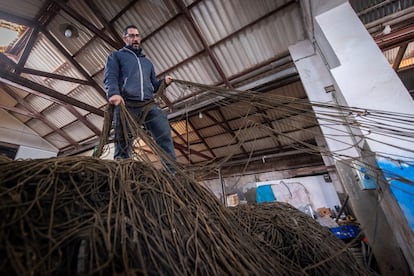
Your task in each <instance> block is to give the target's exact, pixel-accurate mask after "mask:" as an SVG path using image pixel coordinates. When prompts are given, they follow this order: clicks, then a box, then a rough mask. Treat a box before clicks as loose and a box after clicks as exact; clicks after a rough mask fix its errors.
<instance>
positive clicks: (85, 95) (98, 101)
mask: <svg viewBox="0 0 414 276" xmlns="http://www.w3.org/2000/svg"><path fill="white" fill-rule="evenodd" d="M69 96H70V97H72V98H75V99H77V100H79V101H81V102H83V103H86V104H89V105H91V106H94V107H97V108H100V107H101V106H103V105H105V104H106V100H105V99H104V98H102V96H101V95H100V94H99V93H98V92H97V91H96V90H95V89H94V88H92V87H91V86H86V85H80V86H79V87H77V88H76V89H75V90H73V92H72V93H70V95H69Z"/></svg>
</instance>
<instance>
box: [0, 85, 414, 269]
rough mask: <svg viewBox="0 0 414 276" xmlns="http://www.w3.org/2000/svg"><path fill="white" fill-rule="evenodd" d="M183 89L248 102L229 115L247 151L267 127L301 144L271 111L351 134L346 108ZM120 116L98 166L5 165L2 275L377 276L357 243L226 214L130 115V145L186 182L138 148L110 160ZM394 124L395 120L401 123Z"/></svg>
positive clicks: (268, 209)
mask: <svg viewBox="0 0 414 276" xmlns="http://www.w3.org/2000/svg"><path fill="white" fill-rule="evenodd" d="M177 83H178V84H179V85H181V86H183V87H191V88H192V89H199V90H200V97H201V96H203V93H204V92H203V91H206V90H209V91H210V93H216V96H220V97H225V99H223V98H221V99H220V100H219V101H217V102H215V103H214V104H217V105H220V106H231V105H232V104H233V103H235V102H236V101H238V102H244V103H245V104H246V106H248V107H249V108H243V107H242V106H239V108H240V109H236V108H230V109H231V111H232V112H236V113H237V114H239V115H240V118H241V119H243V120H245V122H246V123H245V124H243V125H242V126H241V127H240V129H239V130H240V131H236V132H235V133H236V137H235V140H236V143H238V145H237V146H239V144H242V143H243V142H244V138H243V131H244V130H249V129H250V130H252V131H254V130H255V129H257V128H264V129H265V130H267V131H268V133H269V135H273V137H276V139H295V137H293V136H289V135H287V134H286V133H283V132H281V131H279V130H277V129H276V128H272V127H271V125H267V126H266V125H264V124H259V123H258V122H256V121H254V120H253V117H252V116H254V113H255V112H257V110H261V111H263V110H265V111H266V112H267V113H266V112H265V113H263V114H268V116H270V115H271V111H272V110H276V109H277V110H278V111H279V112H282V113H283V112H286V114H292V112H293V113H294V112H301V114H307V115H309V120H310V121H312V123H313V122H314V121H315V112H314V110H313V109H312V108H311V107H318V108H319V113H318V114H316V116H322V117H323V118H325V119H326V120H327V122H329V124H330V126H334V125H335V124H338V125H340V124H342V123H343V118H342V117H338V110H339V109H340V110H341V112H342V111H343V110H344V109H345V107H340V108H338V106H334V105H330V104H329V105H328V104H323V103H310V102H309V101H305V100H303V99H292V98H288V97H274V96H272V97H269V96H266V95H261V94H259V93H253V92H246V93H243V94H240V93H238V92H237V91H229V90H225V89H221V88H214V89H213V88H212V87H206V86H203V85H199V84H194V83H189V82H184V81H177ZM111 108H112V107H109V108H108V110H107V112H106V117H105V122H104V127H103V131H102V133H103V135H102V137H101V138H102V140H101V142H100V147H98V148H97V150H96V155H95V157H79V156H77V157H59V158H50V159H40V160H18V161H13V160H10V159H7V158H4V157H0V215H1V217H2V220H1V224H0V225H1V227H0V257H1V259H0V272H1V274H3V275H27V274H30V275H50V274H54V275H74V274H79V275H92V274H95V275H197V274H199V275H366V271H365V270H364V268H361V267H359V266H358V264H357V263H358V262H356V261H355V258H353V256H352V254H350V253H349V250H348V247H350V246H351V244H347V245H345V244H344V243H343V242H342V241H340V240H338V239H336V238H335V237H334V236H333V235H332V234H331V233H330V232H329V230H328V229H326V228H323V227H322V226H320V225H318V224H317V222H315V221H314V220H313V219H311V218H310V217H308V216H306V215H305V214H303V213H301V212H300V211H298V210H296V209H294V208H293V207H291V206H290V205H287V204H282V203H280V204H279V203H275V204H271V205H247V206H239V207H237V208H233V209H228V208H225V207H224V206H222V205H221V203H220V202H219V201H218V200H217V198H216V197H215V196H214V195H213V194H212V193H211V192H210V191H209V190H208V189H206V188H205V187H204V186H202V185H200V184H199V183H198V182H197V181H196V180H195V179H194V178H193V177H191V176H190V174H189V173H187V172H188V171H186V170H184V169H183V168H182V166H181V165H180V164H178V163H176V162H174V160H171V159H169V156H168V155H166V154H165V153H164V152H163V151H162V150H160V149H159V148H158V146H157V145H156V143H155V142H154V140H153V139H152V138H151V137H150V136H149V135H148V133H147V132H146V130H145V129H144V128H142V127H141V126H140V125H139V124H138V123H137V122H135V121H134V120H133V119H132V118H131V116H130V115H129V114H128V112H127V111H126V109H125V108H124V107H123V106H120V122H121V124H122V125H123V126H124V128H125V129H129V132H128V134H127V135H125V136H128V135H131V136H133V137H139V139H140V140H141V141H143V142H144V143H145V145H146V146H147V147H149V149H150V150H151V151H152V152H153V153H155V156H157V158H158V159H159V161H161V162H160V163H161V164H165V161H166V162H169V163H170V165H173V166H174V168H175V172H176V173H175V174H172V173H168V170H166V169H165V168H163V167H160V166H158V167H156V166H154V160H152V159H151V158H149V157H148V156H147V155H146V154H145V151H143V150H142V147H141V146H140V144H139V143H138V145H137V142H136V141H133V140H129V142H131V143H133V144H132V145H131V146H132V147H134V148H135V149H136V150H135V154H134V155H133V156H132V157H131V158H129V159H125V160H116V161H111V160H102V159H99V158H98V157H99V156H100V155H101V154H102V153H103V152H104V151H105V150H106V149H105V147H106V146H105V145H106V144H107V142H108V137H109V136H110V132H111V122H112V116H113V109H111ZM322 111H324V112H322ZM341 114H344V113H341ZM345 114H348V115H349V118H348V119H352V118H355V116H362V117H363V118H365V119H366V120H365V121H364V120H362V121H361V120H360V121H359V125H360V126H365V127H367V128H368V127H370V128H371V129H374V130H376V131H378V132H380V131H382V132H384V133H385V132H390V134H394V132H392V131H393V130H392V129H391V128H389V129H388V128H387V125H382V126H381V128H379V127H378V126H376V125H374V122H373V121H371V120H370V116H374V115H376V116H377V117H381V116H382V115H383V114H380V113H379V112H375V111H373V110H370V111H367V110H365V111H364V110H360V109H357V108H348V109H347V110H345ZM391 115H392V116H391V117H390V120H394V119H395V118H394V117H395V116H396V115H395V114H391ZM269 119H270V118H269ZM271 119H274V118H271ZM301 119H303V118H301ZM407 120H409V118H407ZM361 122H362V123H361ZM363 123H365V125H364V124H363ZM374 126H375V128H374ZM252 127H255V128H252ZM305 130H306V129H305ZM309 131H313V130H309ZM405 134H406V135H407V136H410V135H411V132H409V131H408V130H407V133H405ZM236 138H237V139H236ZM295 142H296V143H295V145H296V146H297V147H298V149H302V150H305V151H308V152H309V153H314V154H324V155H328V156H330V157H333V158H335V159H337V160H340V159H341V158H347V157H346V156H342V155H340V153H332V152H328V151H326V150H325V151H323V149H321V148H319V147H316V146H315V145H311V144H308V143H306V142H304V141H301V140H300V139H296V140H295ZM232 155H233V153H232V152H231V151H229V153H228V155H227V156H226V158H224V159H220V160H215V159H214V158H212V160H211V162H208V163H205V164H204V166H202V167H201V168H199V170H197V171H196V170H192V171H191V175H197V174H202V173H203V171H204V172H205V171H207V170H215V169H217V167H218V166H219V165H220V164H223V163H225V162H226V161H227V160H229V158H231V156H232ZM187 169H188V168H187ZM190 169H191V168H190Z"/></svg>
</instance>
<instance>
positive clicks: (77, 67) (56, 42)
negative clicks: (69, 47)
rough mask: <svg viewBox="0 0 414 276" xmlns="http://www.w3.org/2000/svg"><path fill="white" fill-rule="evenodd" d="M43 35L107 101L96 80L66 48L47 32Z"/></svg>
mask: <svg viewBox="0 0 414 276" xmlns="http://www.w3.org/2000/svg"><path fill="white" fill-rule="evenodd" d="M42 33H43V34H44V35H45V36H46V37H47V38H48V39H49V41H50V42H52V44H53V45H54V46H55V47H56V48H57V49H58V50H59V51H60V52H61V53H62V54H63V55H64V56H65V58H66V59H67V60H69V61H70V62H71V63H72V64H73V66H75V67H76V69H77V70H78V71H79V72H80V73H81V74H82V75H83V76H84V77H85V78H86V79H87V80H89V81H91V82H92V83H93V87H94V88H95V89H96V90H97V91H98V93H99V94H100V95H101V96H102V97H103V98H104V99H106V92H105V91H104V90H103V89H102V88H101V87H100V86H99V85H98V84H97V83H96V81H95V80H94V79H92V78H91V76H89V74H88V72H86V71H85V69H83V67H82V66H80V64H79V63H78V62H77V61H76V60H75V59H74V58H73V57H72V56H71V55H70V54H69V53H68V51H66V49H65V48H63V46H62V45H61V44H60V43H59V42H58V41H57V40H56V39H55V38H54V37H53V36H52V35H51V34H50V33H49V32H48V31H47V30H46V29H42Z"/></svg>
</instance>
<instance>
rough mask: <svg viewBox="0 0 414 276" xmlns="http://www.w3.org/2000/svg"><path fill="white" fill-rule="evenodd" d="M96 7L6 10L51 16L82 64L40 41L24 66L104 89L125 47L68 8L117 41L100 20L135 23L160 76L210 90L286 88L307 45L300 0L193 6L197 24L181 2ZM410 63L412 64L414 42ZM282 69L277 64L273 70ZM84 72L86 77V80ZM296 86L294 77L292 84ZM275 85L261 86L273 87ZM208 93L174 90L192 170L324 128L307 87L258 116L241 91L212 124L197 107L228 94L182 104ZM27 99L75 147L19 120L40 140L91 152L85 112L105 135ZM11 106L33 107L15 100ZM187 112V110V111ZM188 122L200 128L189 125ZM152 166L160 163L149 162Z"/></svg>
mask: <svg viewBox="0 0 414 276" xmlns="http://www.w3.org/2000/svg"><path fill="white" fill-rule="evenodd" d="M0 1H1V0H0ZM413 1H414V0H413ZM413 1H408V0H407V1H351V2H352V3H353V4H355V5H357V6H356V7H357V8H356V9H357V10H358V11H362V13H361V16H366V17H367V20H375V16H376V15H375V12H376V13H377V16H379V17H380V16H384V15H386V14H388V13H389V12H391V11H396V10H397V9H398V5H397V2H398V3H399V5H400V7H401V8H404V7H407V6H409V5H412V2H413ZM2 2H5V1H2ZM385 2H387V3H385ZM89 3H92V2H89ZM93 3H94V4H95V5H96V6H97V9H98V10H91V9H90V8H89V5H88V2H86V1H82V0H70V1H67V2H65V1H63V2H59V4H56V3H54V2H53V3H52V4H53V5H54V6H56V7H57V11H56V12H57V14H54V12H55V10H54V9H45V8H46V6H45V5H46V4H47V5H50V2H47V1H34V0H30V1H21V0H18V1H17V3H16V2H13V3H11V2H10V3H9V2H7V3H4V5H2V10H5V11H9V12H10V13H12V14H16V15H20V16H22V17H24V18H30V19H33V18H35V16H36V14H37V13H38V12H39V11H40V10H41V9H44V12H45V14H44V15H45V16H46V18H47V17H48V16H51V17H52V18H51V21H50V22H49V23H48V24H47V25H46V26H45V28H46V31H49V32H50V34H51V36H52V37H53V38H54V39H56V41H57V42H58V43H59V44H60V45H61V46H62V47H63V48H64V49H66V50H67V52H68V54H69V56H73V59H74V62H75V63H77V64H78V65H79V66H74V65H73V64H72V62H71V59H72V58H67V57H66V56H65V55H64V54H63V53H61V52H60V51H59V50H58V49H57V48H59V47H55V45H53V43H52V42H51V41H49V40H48V38H47V37H48V36H45V35H43V34H42V33H40V34H39V36H38V39H37V41H36V43H35V45H34V47H33V49H32V51H31V53H30V55H29V58H28V60H27V62H26V65H25V66H26V67H28V68H33V69H36V70H40V71H45V72H49V73H54V74H60V75H63V76H68V77H72V78H77V79H83V80H88V81H89V80H90V79H89V77H91V78H93V80H95V81H96V84H97V85H99V86H100V87H101V88H104V87H103V73H104V72H103V70H104V65H105V61H106V58H107V56H108V54H109V53H110V52H111V51H114V50H116V49H114V48H113V46H110V45H108V44H107V43H106V42H104V41H103V40H102V39H101V38H99V37H98V35H97V34H99V33H93V30H89V29H88V28H87V27H86V26H84V25H83V24H82V23H81V22H79V21H82V20H79V21H78V20H76V19H75V18H77V16H76V14H73V13H72V15H70V13H71V12H70V10H69V9H68V10H67V11H66V12H65V11H63V10H62V9H60V10H59V7H61V6H62V5H66V4H67V5H68V6H69V8H72V9H74V10H75V11H76V13H78V14H79V15H80V16H81V17H83V18H84V19H85V20H87V22H89V23H90V24H92V25H93V26H96V28H97V29H98V32H102V33H105V34H108V36H111V35H110V34H109V33H110V32H109V31H110V30H104V25H105V24H103V22H101V21H100V20H101V18H100V16H99V13H101V14H102V15H103V17H104V18H105V19H106V21H107V23H108V24H111V25H112V26H113V27H114V29H115V31H117V32H118V33H121V31H122V29H123V28H124V27H125V26H126V25H129V24H136V25H137V26H138V27H139V30H140V32H141V34H142V37H143V44H142V47H143V50H144V53H145V54H146V55H147V57H148V58H150V59H151V60H152V61H153V63H154V66H155V69H156V72H157V73H158V74H165V73H168V74H170V75H172V76H173V77H174V78H175V79H182V80H189V81H193V82H196V83H203V84H216V85H221V84H223V83H224V84H223V85H226V84H228V81H230V82H232V83H233V85H234V86H238V87H240V86H242V87H253V88H254V87H255V85H259V84H261V83H262V81H264V80H266V81H265V82H270V81H272V85H276V84H277V83H276V82H278V81H280V80H281V79H283V80H286V79H287V78H288V77H291V76H292V75H294V74H296V71H295V70H294V66H293V65H292V63H291V61H289V60H288V61H284V62H281V60H282V59H283V60H285V57H286V56H287V55H288V54H287V53H288V50H287V49H288V46H290V45H291V44H294V43H296V42H297V41H300V40H303V39H305V38H306V36H305V31H304V26H303V22H302V21H303V20H302V14H301V8H300V2H298V1H289V0H278V1H274V0H261V1H251V0H229V1H222V0H202V1H192V0H184V3H185V5H186V6H188V7H189V10H188V11H189V14H190V16H191V20H188V18H187V14H186V13H184V12H183V11H181V7H180V6H179V5H177V4H176V1H174V0H165V1H162V0H142V1H130V0H120V1H104V0H95V1H94V2H93ZM381 3H383V4H384V5H383V6H381V7H383V8H381V7H380V6H377V9H376V10H377V11H374V10H372V11H371V10H367V8H370V7H371V6H372V5H377V4H381ZM126 7H129V8H128V9H126ZM282 7H283V8H282ZM193 23H194V25H192V24H193ZM65 24H66V25H67V24H71V25H73V26H74V27H75V28H76V29H77V31H78V35H77V36H75V37H72V38H67V37H65V36H64V34H63V29H62V28H63V27H64V26H65ZM85 25H88V24H85ZM40 29H41V30H43V29H42V28H40ZM92 29H94V28H92ZM54 39H53V40H54ZM24 44H25V43H22V44H21V46H20V47H21V48H19V49H16V54H17V55H19V54H20V55H21V53H22V48H23V47H24ZM387 54H388V53H386V55H387ZM389 54H390V55H391V56H392V58H394V59H395V55H396V52H395V51H392V53H391V51H390V53H389ZM404 58H406V59H410V58H412V45H411V44H410V45H409V47H408V49H407V52H406V54H405V55H404ZM273 64H277V65H274V66H273ZM77 68H82V70H78V69H77ZM286 68H287V69H286ZM284 69H286V70H288V69H289V72H290V73H289V74H284V75H283V74H282V73H283V72H285V71H284ZM82 71H85V72H86V75H87V76H85V75H84V73H83V72H82ZM280 72H282V73H280ZM279 73H280V74H281V75H280V77H278V78H275V79H271V78H270V77H273V76H276V75H277V76H279V75H278V74H279ZM20 76H22V77H25V78H29V79H30V80H32V81H36V82H38V83H40V84H42V85H44V86H47V87H49V88H52V89H53V90H55V91H57V92H58V93H61V94H65V95H67V96H69V97H72V98H74V99H77V100H79V101H80V102H82V103H84V104H88V105H90V106H92V107H95V108H100V109H104V108H105V105H106V99H104V97H102V95H101V92H102V91H98V90H96V88H95V87H96V84H93V85H91V86H88V85H84V84H78V83H75V82H68V81H62V80H57V79H53V78H45V77H43V76H35V75H28V74H21V75H20ZM268 77H269V78H268ZM295 77H296V76H295ZM233 78H235V79H233ZM291 81H292V80H291V79H289V82H291ZM281 83H282V82H281ZM253 84H255V85H253ZM267 84H269V83H267ZM267 84H266V85H267ZM245 85H249V86H245ZM266 85H264V86H263V87H262V88H263V89H264V87H266ZM267 89H270V88H267ZM201 90H202V89H194V88H185V87H184V86H179V85H174V84H173V85H171V86H170V87H169V88H168V89H167V92H166V96H167V98H168V100H169V101H170V102H173V103H175V104H176V105H175V106H172V107H171V106H169V108H172V110H174V111H175V110H176V109H181V111H183V113H181V114H182V116H181V117H180V118H176V117H174V120H175V121H174V123H173V124H172V127H173V128H174V129H175V131H176V132H178V133H179V134H180V135H181V137H179V136H180V135H176V134H175V133H174V134H173V137H174V141H175V142H176V143H178V144H180V145H182V146H183V148H180V149H177V156H178V158H179V160H181V161H182V162H183V163H188V162H201V161H205V156H211V152H210V150H209V149H208V148H209V147H210V148H211V149H212V150H213V152H214V154H216V156H217V158H218V159H220V158H223V157H227V156H228V155H229V154H236V155H237V154H239V155H240V156H238V158H246V157H248V154H246V151H247V152H248V151H252V150H253V151H260V152H261V151H263V152H265V151H277V150H279V149H280V148H281V145H282V146H285V148H284V149H286V148H288V147H289V146H291V145H292V143H296V142H298V141H305V140H311V139H313V138H314V137H315V135H317V133H319V132H318V128H317V127H313V125H315V124H316V122H315V119H314V118H313V116H312V112H311V107H310V106H309V105H307V103H306V93H305V92H304V89H303V87H302V85H301V83H300V81H296V82H294V83H291V84H289V85H282V87H280V88H277V89H273V90H272V91H270V92H267V93H262V94H260V96H263V97H271V99H270V98H268V101H269V105H266V106H263V108H258V107H257V106H255V107H254V108H250V107H252V106H249V105H250V102H248V101H249V100H250V99H248V98H247V99H246V97H245V96H247V95H248V92H246V93H245V92H240V94H239V95H238V96H239V98H238V99H235V98H233V99H232V100H234V101H236V102H235V103H231V104H230V101H228V100H223V101H221V102H214V103H211V104H210V105H209V106H204V107H202V109H200V111H199V112H201V114H203V116H201V117H199V114H198V112H197V109H195V111H194V112H192V111H193V110H192V107H193V105H197V104H198V103H199V102H200V101H205V100H206V99H207V98H209V97H210V98H213V97H217V96H221V95H222V94H221V92H215V93H213V92H211V93H210V95H209V96H206V95H200V96H193V97H192V98H191V101H190V100H189V101H188V102H182V101H180V99H182V98H185V97H188V96H190V95H192V94H193V93H196V92H200V91H201ZM264 90H265V89H264ZM16 91H18V93H19V95H22V96H26V95H27V94H26V92H23V91H21V90H20V89H16ZM292 99H304V103H303V104H299V105H292V103H291V101H292ZM25 100H26V101H27V102H28V104H29V105H31V106H33V108H34V109H35V110H36V111H38V112H41V113H42V115H44V116H46V118H47V120H49V121H50V122H51V123H52V125H53V127H54V128H61V129H62V131H64V132H66V133H68V135H69V136H70V137H71V139H70V138H66V139H68V140H74V141H75V142H73V141H67V140H66V139H65V138H64V137H61V136H60V135H59V134H58V132H57V131H56V130H55V129H51V128H50V127H48V126H47V125H46V124H45V123H44V122H43V123H41V122H40V121H39V120H38V119H34V118H29V117H28V116H25V115H16V117H18V118H19V119H20V120H22V121H23V122H25V123H26V124H27V125H28V126H30V127H31V128H32V129H34V130H35V131H36V132H37V133H39V134H40V135H42V136H46V137H45V138H46V139H47V140H48V141H50V142H51V143H52V144H53V145H55V146H56V147H57V148H58V149H60V150H62V151H64V150H66V149H69V148H75V147H77V146H82V145H85V144H87V143H91V144H92V143H93V140H94V139H97V138H98V136H99V135H96V134H95V132H96V129H95V128H93V127H91V128H92V129H90V128H88V126H87V125H88V124H83V123H81V121H82V120H83V118H81V119H82V120H80V119H79V118H78V116H79V114H80V116H84V118H85V119H86V120H88V121H89V122H90V123H92V124H93V125H94V126H96V128H98V129H100V128H101V127H102V123H103V117H101V116H98V115H96V114H91V113H90V112H89V111H86V110H82V109H80V108H78V107H76V110H77V111H78V112H79V114H77V112H73V113H72V112H70V111H68V110H67V109H66V108H65V107H64V106H63V105H59V104H55V103H53V102H51V101H50V100H47V99H44V98H41V97H39V96H36V95H28V96H26V97H25ZM5 102H6V101H5ZM9 102H10V101H9ZM10 104H11V105H12V106H14V107H19V108H21V109H24V107H23V106H21V105H19V104H17V103H15V102H13V101H12V102H10ZM177 106H178V107H177ZM187 108H188V110H185V109H187ZM249 109H250V110H249ZM166 110H167V109H166ZM186 111H188V112H186ZM219 111H220V113H221V114H220V113H219ZM187 113H188V117H187ZM289 116H290V117H289ZM211 118H214V119H211ZM187 120H188V121H189V122H191V124H187ZM246 120H247V121H248V123H246ZM193 128H194V129H193ZM197 132H198V133H197ZM283 132H285V133H283ZM48 134H49V135H48ZM200 136H201V137H200ZM285 136H286V137H285ZM289 137H291V138H293V139H290V138H289ZM238 141H243V142H244V145H243V147H240V145H235V144H236V143H237V142H238ZM78 144H79V145H78ZM187 145H190V154H189V156H190V159H191V160H190V161H188V159H187V157H188V153H187V152H186V150H185V148H186V147H187ZM145 149H148V147H147V146H145ZM183 154H184V155H183ZM203 154H204V155H205V156H204V157H203ZM150 159H151V160H156V159H157V158H156V156H150Z"/></svg>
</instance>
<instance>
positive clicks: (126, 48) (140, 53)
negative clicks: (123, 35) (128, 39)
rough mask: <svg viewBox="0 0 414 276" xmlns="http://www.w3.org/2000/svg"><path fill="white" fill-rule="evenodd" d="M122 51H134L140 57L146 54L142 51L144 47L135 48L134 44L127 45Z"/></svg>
mask: <svg viewBox="0 0 414 276" xmlns="http://www.w3.org/2000/svg"><path fill="white" fill-rule="evenodd" d="M121 51H127V52H133V53H134V54H136V55H137V56H138V57H145V55H144V54H143V53H142V48H138V49H134V48H132V46H125V47H124V48H122V49H121Z"/></svg>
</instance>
